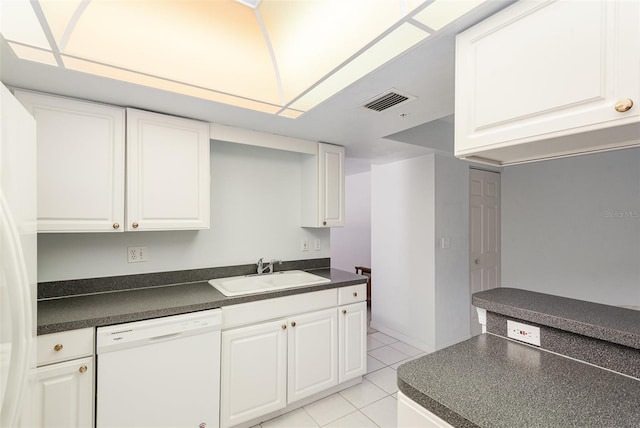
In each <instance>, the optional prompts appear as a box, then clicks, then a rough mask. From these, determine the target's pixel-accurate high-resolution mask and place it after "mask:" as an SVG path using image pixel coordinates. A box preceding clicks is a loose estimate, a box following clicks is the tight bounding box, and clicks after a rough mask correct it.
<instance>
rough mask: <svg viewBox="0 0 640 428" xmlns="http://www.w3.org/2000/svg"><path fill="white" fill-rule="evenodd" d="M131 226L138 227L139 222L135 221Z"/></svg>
mask: <svg viewBox="0 0 640 428" xmlns="http://www.w3.org/2000/svg"><path fill="white" fill-rule="evenodd" d="M131 227H133V228H134V229H137V228H138V223H136V222H135V221H134V222H133V224H132V225H131Z"/></svg>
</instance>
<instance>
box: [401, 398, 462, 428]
mask: <svg viewBox="0 0 640 428" xmlns="http://www.w3.org/2000/svg"><path fill="white" fill-rule="evenodd" d="M398 428H453V427H452V426H451V425H450V424H449V423H447V422H446V421H444V420H442V419H441V418H439V417H438V416H436V415H434V414H433V413H431V412H430V411H428V410H427V409H425V408H424V407H422V406H421V405H419V404H418V403H416V402H415V401H413V400H412V399H410V398H409V397H407V396H406V395H404V394H403V393H402V392H400V391H398Z"/></svg>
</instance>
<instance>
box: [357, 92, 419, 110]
mask: <svg viewBox="0 0 640 428" xmlns="http://www.w3.org/2000/svg"><path fill="white" fill-rule="evenodd" d="M415 99H416V97H414V96H413V95H408V94H403V93H400V92H399V91H396V90H395V89H390V90H388V91H387V92H385V93H383V94H381V95H378V96H377V97H375V98H373V99H371V100H369V101H367V102H366V103H365V104H363V105H362V107H364V108H366V109H367V110H373V111H377V112H378V113H379V112H381V111H384V110H387V109H390V108H391V107H395V106H397V105H400V104H402V103H406V102H408V101H411V100H415Z"/></svg>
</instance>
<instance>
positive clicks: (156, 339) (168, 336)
mask: <svg viewBox="0 0 640 428" xmlns="http://www.w3.org/2000/svg"><path fill="white" fill-rule="evenodd" d="M180 336H182V332H180V333H169V334H164V335H162V336H156V337H150V338H149V342H162V341H164V340H170V339H175V338H177V337H180Z"/></svg>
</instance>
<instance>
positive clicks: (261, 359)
mask: <svg viewBox="0 0 640 428" xmlns="http://www.w3.org/2000/svg"><path fill="white" fill-rule="evenodd" d="M337 324H338V316H337V313H336V309H335V308H331V309H327V310H324V311H319V312H312V313H309V314H302V315H298V316H295V317H290V318H287V319H280V320H276V321H270V322H267V323H262V324H258V325H252V326H249V327H241V328H237V329H234V330H229V331H223V332H222V361H221V365H222V374H221V394H220V397H221V398H220V426H221V427H223V428H224V427H229V426H233V425H237V424H239V423H242V422H246V421H249V420H251V419H253V418H257V417H259V416H261V415H265V414H267V413H270V412H273V411H276V410H280V409H283V408H285V407H286V406H287V404H290V403H292V402H294V401H297V400H300V399H302V398H305V397H308V396H310V395H313V394H315V393H318V392H321V391H323V390H325V389H327V388H330V387H332V386H335V385H337V384H338V358H337V354H338V352H337V349H338V334H337V333H338V325H337Z"/></svg>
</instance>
